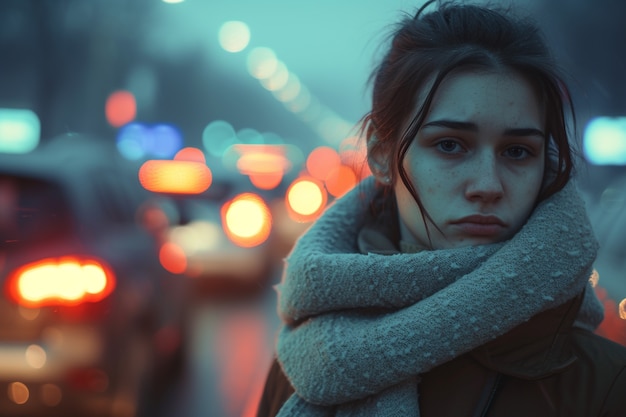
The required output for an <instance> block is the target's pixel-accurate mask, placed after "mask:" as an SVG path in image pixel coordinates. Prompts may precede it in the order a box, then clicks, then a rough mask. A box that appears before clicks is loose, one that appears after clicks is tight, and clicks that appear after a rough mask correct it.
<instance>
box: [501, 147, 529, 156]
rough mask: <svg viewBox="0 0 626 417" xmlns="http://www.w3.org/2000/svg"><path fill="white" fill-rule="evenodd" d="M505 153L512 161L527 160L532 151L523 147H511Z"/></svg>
mask: <svg viewBox="0 0 626 417" xmlns="http://www.w3.org/2000/svg"><path fill="white" fill-rule="evenodd" d="M504 153H505V155H506V156H508V157H509V158H511V159H525V158H528V157H529V156H530V151H529V150H528V149H526V148H524V147H522V146H511V147H510V148H508V149H507V150H506V151H504Z"/></svg>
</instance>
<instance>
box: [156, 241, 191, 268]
mask: <svg viewBox="0 0 626 417" xmlns="http://www.w3.org/2000/svg"><path fill="white" fill-rule="evenodd" d="M159 261H160V262H161V266H163V268H165V269H166V270H167V271H169V272H171V273H173V274H182V273H183V272H185V270H186V269H187V256H186V255H185V252H184V251H183V250H182V248H181V247H180V246H178V245H176V244H175V243H172V242H166V243H164V244H163V245H161V249H160V250H159Z"/></svg>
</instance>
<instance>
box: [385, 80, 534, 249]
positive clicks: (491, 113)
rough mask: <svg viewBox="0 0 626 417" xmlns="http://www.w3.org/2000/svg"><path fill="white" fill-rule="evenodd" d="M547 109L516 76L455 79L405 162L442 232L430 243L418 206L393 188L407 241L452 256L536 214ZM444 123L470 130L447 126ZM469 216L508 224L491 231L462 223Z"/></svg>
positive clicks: (398, 186)
mask: <svg viewBox="0 0 626 417" xmlns="http://www.w3.org/2000/svg"><path fill="white" fill-rule="evenodd" d="M541 108H542V107H541V105H540V102H539V99H538V98H537V97H536V95H535V93H534V90H533V88H532V87H531V85H530V84H529V83H528V82H527V81H526V80H525V79H524V78H522V77H521V76H519V75H517V74H516V73H513V72H489V73H485V72H460V73H456V74H453V75H450V76H449V77H448V78H447V79H446V80H445V81H444V82H443V83H442V84H441V86H440V88H439V90H438V91H437V94H436V95H435V97H434V100H433V103H432V106H431V108H430V111H429V113H428V115H427V116H426V118H425V120H424V123H423V125H422V127H421V128H420V131H419V132H418V134H417V136H416V137H415V140H414V141H413V143H412V145H411V146H410V148H409V150H408V152H407V155H406V158H405V160H404V167H405V169H406V171H407V174H408V175H409V177H410V179H411V181H412V182H413V184H414V185H415V187H416V189H417V192H418V194H419V195H420V198H421V200H422V203H423V204H424V206H425V208H426V211H427V212H428V213H429V214H430V216H431V217H432V219H433V222H434V225H436V226H437V227H438V228H439V229H440V231H438V230H437V228H436V227H434V226H433V224H429V226H430V227H429V230H430V233H431V240H430V241H429V239H428V235H427V233H426V228H425V226H424V222H423V219H422V216H421V213H420V211H419V208H418V206H417V203H416V202H415V201H414V200H413V197H412V196H411V194H410V193H409V192H408V190H407V189H406V187H405V186H404V184H403V183H402V181H401V180H398V181H396V183H395V184H394V188H395V191H396V199H397V201H398V211H399V216H400V231H401V236H402V239H403V240H405V241H409V242H412V243H414V244H418V245H421V246H423V247H425V248H432V249H445V248H453V247H461V246H468V245H476V244H486V243H493V242H498V241H503V240H506V239H509V238H510V237H512V236H513V235H514V234H515V233H516V232H517V231H518V230H519V229H520V228H521V227H522V226H523V224H524V223H525V222H526V220H527V219H528V216H529V215H530V213H531V212H532V209H533V207H534V205H535V201H536V199H537V196H538V194H539V191H540V188H541V183H542V180H543V175H544V158H545V151H544V138H543V135H542V131H543V127H544V125H545V123H544V118H545V116H544V115H543V114H542V113H541V110H540V109H541ZM440 121H455V122H463V123H464V124H465V125H463V126H462V127H458V126H457V125H454V126H452V127H451V126H449V125H447V124H446V123H444V125H445V126H441V125H440V123H439V122H440ZM466 125H467V126H469V127H467V126H466ZM528 132H530V133H528ZM533 132H534V133H533ZM470 215H482V216H495V217H496V218H497V219H499V221H500V222H501V223H502V224H501V225H500V226H498V227H495V226H494V227H493V228H487V230H486V231H485V230H484V228H480V227H474V226H472V225H470V226H468V227H463V226H460V225H459V224H458V223H456V222H458V221H459V219H462V218H464V217H466V216H470ZM491 229H493V230H491ZM431 242H432V246H431Z"/></svg>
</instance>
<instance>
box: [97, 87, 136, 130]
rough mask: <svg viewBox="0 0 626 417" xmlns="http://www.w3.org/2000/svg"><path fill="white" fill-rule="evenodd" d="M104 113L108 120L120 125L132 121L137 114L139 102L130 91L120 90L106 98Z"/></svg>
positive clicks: (115, 125)
mask: <svg viewBox="0 0 626 417" xmlns="http://www.w3.org/2000/svg"><path fill="white" fill-rule="evenodd" d="M104 113H105V116H106V119H107V122H109V124H110V125H111V126H113V127H120V126H123V125H125V124H126V123H129V122H132V121H133V120H134V119H135V117H136V115H137V102H136V100H135V96H134V95H133V93H131V92H130V91H125V90H119V91H115V92H113V93H111V94H110V95H109V97H108V98H107V100H106V103H105V106H104Z"/></svg>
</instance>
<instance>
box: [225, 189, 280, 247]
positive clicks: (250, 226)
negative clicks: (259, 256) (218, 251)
mask: <svg viewBox="0 0 626 417" xmlns="http://www.w3.org/2000/svg"><path fill="white" fill-rule="evenodd" d="M221 214H222V226H223V228H224V232H225V233H226V235H227V236H228V238H229V239H230V240H231V241H232V242H233V243H234V244H236V245H238V246H241V247H244V248H250V247H254V246H258V245H260V244H262V243H263V242H265V241H266V240H267V239H268V237H269V235H270V232H271V230H272V214H271V212H270V210H269V208H268V207H267V204H265V201H263V199H262V198H261V197H260V196H258V195H256V194H254V193H243V194H240V195H238V196H236V197H235V198H233V199H232V200H230V201H228V202H226V203H225V204H224V205H223V206H222V210H221Z"/></svg>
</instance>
